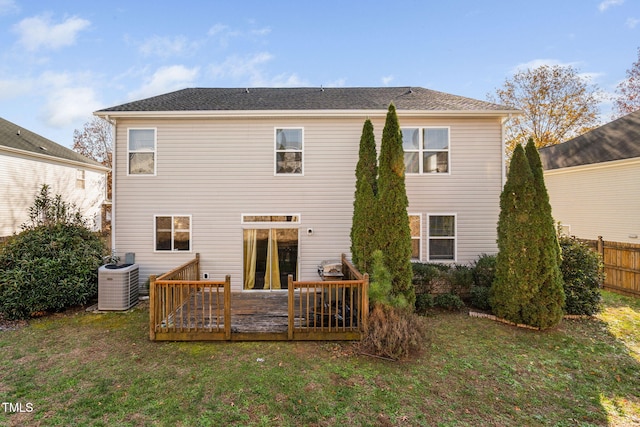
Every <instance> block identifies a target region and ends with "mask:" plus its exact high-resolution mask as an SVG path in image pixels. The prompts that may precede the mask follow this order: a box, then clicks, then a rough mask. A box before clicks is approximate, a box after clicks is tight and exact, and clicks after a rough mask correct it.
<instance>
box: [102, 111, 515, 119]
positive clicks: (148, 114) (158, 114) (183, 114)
mask: <svg viewBox="0 0 640 427" xmlns="http://www.w3.org/2000/svg"><path fill="white" fill-rule="evenodd" d="M387 111H388V110H386V109H380V110H189V111H104V110H99V111H95V112H94V113H93V114H94V115H95V116H98V117H101V118H104V119H109V118H127V117H130V118H201V117H215V118H232V117H234V118H242V117H291V116H296V117H341V118H344V117H363V116H366V117H385V116H386V114H387ZM396 111H397V113H398V114H399V115H402V116H404V117H418V116H421V117H424V116H431V117H450V116H458V117H464V116H467V117H468V116H474V117H509V116H513V115H520V114H522V112H521V111H519V110H402V109H398V110H396Z"/></svg>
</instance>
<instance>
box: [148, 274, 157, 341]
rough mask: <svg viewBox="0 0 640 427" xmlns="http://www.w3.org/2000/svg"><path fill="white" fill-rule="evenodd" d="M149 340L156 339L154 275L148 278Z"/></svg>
mask: <svg viewBox="0 0 640 427" xmlns="http://www.w3.org/2000/svg"><path fill="white" fill-rule="evenodd" d="M149 339H150V340H151V341H155V339H156V275H155V274H152V275H151V276H149Z"/></svg>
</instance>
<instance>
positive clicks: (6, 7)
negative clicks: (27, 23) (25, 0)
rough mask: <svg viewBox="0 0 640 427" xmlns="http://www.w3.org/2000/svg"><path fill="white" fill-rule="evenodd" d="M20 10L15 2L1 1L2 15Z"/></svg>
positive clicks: (0, 11) (12, 0)
mask: <svg viewBox="0 0 640 427" xmlns="http://www.w3.org/2000/svg"><path fill="white" fill-rule="evenodd" d="M19 10H20V8H19V7H18V5H17V4H16V2H15V1H14V0H0V15H8V14H10V13H15V12H18V11H19Z"/></svg>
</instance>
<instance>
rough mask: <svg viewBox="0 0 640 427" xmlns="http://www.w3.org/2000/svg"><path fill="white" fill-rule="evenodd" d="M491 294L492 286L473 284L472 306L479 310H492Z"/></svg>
mask: <svg viewBox="0 0 640 427" xmlns="http://www.w3.org/2000/svg"><path fill="white" fill-rule="evenodd" d="M490 294H491V288H490V287H486V286H472V287H471V300H470V302H471V306H472V307H474V308H477V309H478V310H484V311H491V303H490V302H489V296H490Z"/></svg>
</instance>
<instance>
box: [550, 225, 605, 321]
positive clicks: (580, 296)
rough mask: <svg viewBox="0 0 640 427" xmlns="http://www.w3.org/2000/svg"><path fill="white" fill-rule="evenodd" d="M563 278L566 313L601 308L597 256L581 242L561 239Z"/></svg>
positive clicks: (585, 312)
mask: <svg viewBox="0 0 640 427" xmlns="http://www.w3.org/2000/svg"><path fill="white" fill-rule="evenodd" d="M560 248H561V249H562V263H561V264H560V270H561V271H562V278H563V279H564V293H565V313H567V314H577V315H588V316H591V315H593V314H595V313H598V312H599V311H600V309H601V296H600V283H602V281H603V280H604V273H603V265H602V260H601V259H600V255H599V254H598V253H597V252H594V251H592V250H591V249H589V247H588V246H587V245H585V244H583V243H580V242H578V241H576V240H574V239H571V238H568V237H561V238H560Z"/></svg>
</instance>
